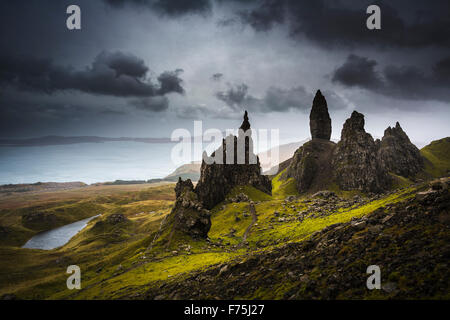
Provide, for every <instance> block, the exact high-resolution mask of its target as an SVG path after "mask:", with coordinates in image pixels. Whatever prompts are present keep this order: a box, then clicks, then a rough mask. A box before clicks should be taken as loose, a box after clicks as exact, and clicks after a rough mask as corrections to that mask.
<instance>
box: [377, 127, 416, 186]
mask: <svg viewBox="0 0 450 320" xmlns="http://www.w3.org/2000/svg"><path fill="white" fill-rule="evenodd" d="M378 161H379V162H380V164H381V166H383V167H384V168H385V169H386V170H387V171H389V172H393V173H395V174H397V175H400V176H404V177H413V176H414V175H415V174H417V173H418V172H420V171H421V170H422V169H423V168H424V163H423V158H422V156H421V155H420V151H419V149H417V147H416V146H415V145H413V144H412V143H411V141H410V140H409V138H408V136H407V135H406V133H405V132H404V131H403V129H402V127H400V124H399V123H398V122H397V123H396V125H395V127H393V128H391V127H388V128H387V129H386V130H385V131H384V136H383V139H382V140H381V142H380V148H379V150H378Z"/></svg>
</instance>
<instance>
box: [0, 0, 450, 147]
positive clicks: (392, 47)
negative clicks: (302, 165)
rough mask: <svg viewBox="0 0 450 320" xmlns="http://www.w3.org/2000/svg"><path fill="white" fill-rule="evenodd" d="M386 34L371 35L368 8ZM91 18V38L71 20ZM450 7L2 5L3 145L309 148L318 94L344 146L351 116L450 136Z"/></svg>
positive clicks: (375, 129) (369, 123)
mask: <svg viewBox="0 0 450 320" xmlns="http://www.w3.org/2000/svg"><path fill="white" fill-rule="evenodd" d="M374 3H376V4H378V5H379V6H380V8H381V27H382V29H381V30H368V29H367V28H366V19H367V17H368V15H367V14H366V9H367V6H368V5H369V4H374ZM70 4H77V5H79V6H80V8H81V27H82V29H81V30H68V29H67V28H66V18H67V17H68V15H67V14H66V8H67V6H68V5H70ZM449 12H450V3H449V1H414V2H413V1H406V0H405V1H382V2H372V1H367V2H366V1H320V0H318V1H306V0H301V1H299V0H282V1H268V0H267V1H264V0H263V1H256V0H255V1H252V0H246V1H244V0H242V1H237V0H236V1H229V0H227V1H225V0H197V1H187V0H171V1H168V0H167V1H163V0H129V1H127V0H103V1H102V0H98V1H93V0H86V1H80V0H71V1H46V0H36V1H32V0H27V1H18V0H14V1H13V0H10V1H8V0H6V1H5V0H4V1H1V3H0V15H1V17H0V46H1V50H0V116H1V119H0V138H6V137H38V136H44V135H66V136H72V135H97V136H108V137H120V136H130V137H133V136H134V137H165V136H170V134H171V133H172V131H173V130H174V129H176V128H186V129H189V130H192V129H193V121H194V120H203V121H204V127H205V128H218V129H221V130H224V129H227V128H236V127H238V126H239V125H240V122H241V118H242V114H243V110H244V109H247V110H248V111H249V117H250V122H251V124H252V127H254V128H268V129H270V128H279V129H280V135H281V138H282V141H285V142H287V141H299V140H302V139H304V138H306V137H309V127H308V123H309V121H308V116H309V110H310V108H311V103H312V99H313V97H314V94H315V92H316V90H317V89H321V91H322V93H323V94H324V95H325V97H326V99H327V101H328V106H329V111H330V115H331V118H332V121H333V122H332V124H333V132H332V138H335V139H339V137H340V132H341V129H342V125H343V122H344V120H345V119H346V118H348V117H349V116H350V114H351V112H352V111H353V110H358V111H359V112H362V113H363V114H364V115H365V119H366V131H368V132H369V133H371V134H372V135H373V136H374V137H380V136H382V135H383V131H384V129H386V127H387V126H389V125H391V126H392V125H395V122H396V121H399V122H400V124H401V125H402V127H403V128H404V130H405V131H406V132H407V134H408V135H409V136H410V138H411V140H412V141H414V142H417V143H419V144H421V145H422V144H424V143H428V142H430V141H431V140H434V139H439V138H442V137H445V136H449V135H450V130H449V126H448V122H449V116H450V90H449V89H450V17H449Z"/></svg>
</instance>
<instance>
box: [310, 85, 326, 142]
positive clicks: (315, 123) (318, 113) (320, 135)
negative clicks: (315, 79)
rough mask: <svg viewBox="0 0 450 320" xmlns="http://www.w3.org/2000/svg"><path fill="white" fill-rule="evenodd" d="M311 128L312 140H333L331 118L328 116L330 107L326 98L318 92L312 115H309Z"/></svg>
mask: <svg viewBox="0 0 450 320" xmlns="http://www.w3.org/2000/svg"><path fill="white" fill-rule="evenodd" d="M309 128H310V130H311V138H312V139H325V140H330V138H331V118H330V115H329V114H328V106H327V101H326V100H325V97H324V96H323V95H322V93H321V92H320V90H317V92H316V96H315V97H314V100H313V104H312V108H311V113H310V114H309Z"/></svg>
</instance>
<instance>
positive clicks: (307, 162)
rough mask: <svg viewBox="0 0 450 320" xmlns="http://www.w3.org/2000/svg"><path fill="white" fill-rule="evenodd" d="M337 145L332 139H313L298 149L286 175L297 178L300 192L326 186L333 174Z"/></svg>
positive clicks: (316, 189)
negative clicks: (334, 152)
mask: <svg viewBox="0 0 450 320" xmlns="http://www.w3.org/2000/svg"><path fill="white" fill-rule="evenodd" d="M335 146H336V144H335V143H334V142H331V141H324V140H311V141H309V142H307V143H305V144H304V145H303V146H301V147H300V148H299V149H297V151H296V152H295V154H294V157H293V158H292V161H291V164H290V166H289V167H288V169H287V171H286V177H287V178H295V181H296V183H297V190H298V192H300V193H301V192H306V191H318V190H320V189H321V188H322V187H324V186H326V184H327V182H328V181H329V178H330V176H331V156H332V154H333V150H334V148H335Z"/></svg>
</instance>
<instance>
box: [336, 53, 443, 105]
mask: <svg viewBox="0 0 450 320" xmlns="http://www.w3.org/2000/svg"><path fill="white" fill-rule="evenodd" d="M376 66H377V62H376V61H375V60H370V59H368V58H365V57H359V56H355V55H349V56H348V57H347V61H346V62H345V63H344V64H343V65H342V66H340V67H339V68H337V69H336V70H335V71H334V73H333V76H332V81H333V82H336V83H340V84H342V85H344V86H347V87H359V88H364V89H366V90H369V91H372V92H375V93H379V94H382V95H386V96H390V97H394V98H401V99H409V100H411V99H419V100H441V101H446V102H448V101H450V91H449V90H448V88H449V87H450V57H447V58H444V59H442V60H440V61H438V62H437V63H435V65H434V67H433V68H432V70H431V71H430V72H425V71H424V70H421V69H419V68H417V67H416V66H393V65H388V66H386V67H385V68H384V69H383V71H382V72H378V71H377V70H376V69H375V67H376Z"/></svg>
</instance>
